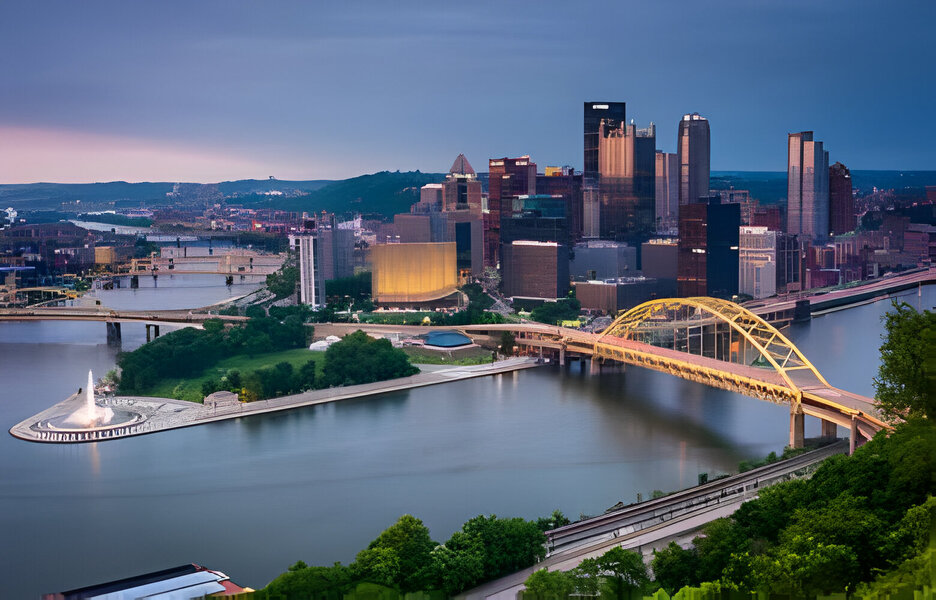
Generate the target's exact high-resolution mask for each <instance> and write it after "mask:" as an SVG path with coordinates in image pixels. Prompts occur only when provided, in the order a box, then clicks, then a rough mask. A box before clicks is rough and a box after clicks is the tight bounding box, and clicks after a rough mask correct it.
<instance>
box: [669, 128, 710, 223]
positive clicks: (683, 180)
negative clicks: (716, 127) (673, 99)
mask: <svg viewBox="0 0 936 600" xmlns="http://www.w3.org/2000/svg"><path fill="white" fill-rule="evenodd" d="M676 156H677V161H678V163H679V205H680V206H683V205H686V204H693V203H695V202H699V199H700V198H706V197H708V195H709V174H710V169H711V133H710V131H709V122H708V119H706V118H705V117H702V116H699V113H691V114H687V115H683V118H682V120H681V121H680V122H679V132H678V134H677V136H676Z"/></svg>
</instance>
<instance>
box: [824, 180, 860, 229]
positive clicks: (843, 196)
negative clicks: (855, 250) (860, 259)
mask: <svg viewBox="0 0 936 600" xmlns="http://www.w3.org/2000/svg"><path fill="white" fill-rule="evenodd" d="M857 219H858V217H857V215H856V214H855V198H854V196H852V180H851V172H850V171H849V170H848V167H846V166H845V165H843V164H842V163H840V162H837V163H835V164H834V165H832V166H831V167H829V231H830V233H831V234H832V235H842V234H843V233H848V232H849V231H854V230H855V227H856V226H857V224H858V220H857Z"/></svg>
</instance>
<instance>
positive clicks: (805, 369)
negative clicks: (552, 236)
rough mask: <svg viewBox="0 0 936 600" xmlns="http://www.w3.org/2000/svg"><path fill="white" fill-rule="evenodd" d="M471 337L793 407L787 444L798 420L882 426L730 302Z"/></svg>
mask: <svg viewBox="0 0 936 600" xmlns="http://www.w3.org/2000/svg"><path fill="white" fill-rule="evenodd" d="M463 329H464V331H465V333H466V334H468V335H472V336H481V335H487V336H491V337H494V338H496V336H497V335H499V332H503V331H509V332H511V333H513V334H514V335H515V338H516V344H518V345H520V346H524V347H527V348H529V349H533V350H538V351H539V352H541V353H550V354H551V355H554V356H557V358H558V360H559V363H560V364H565V363H566V361H567V359H568V358H587V359H590V361H591V370H592V372H594V371H596V370H599V369H600V368H601V365H602V364H609V363H618V364H622V365H634V366H638V367H643V368H647V369H653V370H654V371H662V372H664V373H669V374H671V375H676V376H677V377H681V378H683V379H688V380H690V381H696V382H699V383H703V384H705V385H709V386H711V387H716V388H721V389H725V390H730V391H732V392H737V393H740V394H744V395H746V396H751V397H753V398H757V399H760V400H765V401H768V402H773V403H775V404H786V405H788V406H789V407H790V446H792V447H794V448H798V447H802V446H803V442H804V439H803V438H804V433H803V417H804V415H810V416H814V417H818V418H819V419H821V420H822V434H823V436H834V435H835V431H836V426H837V425H841V426H843V427H846V428H848V429H849V430H850V432H851V436H850V437H851V443H852V448H851V449H852V450H854V445H855V444H856V442H858V441H859V438H862V439H870V438H871V437H872V436H873V435H874V434H875V433H877V432H878V431H880V430H881V429H884V428H887V427H888V424H887V423H886V422H884V421H883V420H882V419H881V417H880V415H879V413H878V411H877V409H876V407H875V405H874V399H872V398H868V397H865V396H860V395H858V394H853V393H851V392H848V391H845V390H842V389H839V388H836V387H833V386H832V385H830V384H829V382H828V381H826V380H825V378H824V377H823V376H822V374H821V373H820V372H819V371H818V370H817V369H816V367H815V366H814V365H813V364H812V363H811V362H809V359H807V358H806V356H804V355H803V353H802V352H801V351H800V350H799V349H798V348H797V347H796V346H795V345H794V344H793V342H791V341H790V340H789V339H787V337H786V336H784V335H783V334H782V333H781V332H780V331H779V330H777V328H775V327H774V326H772V325H770V324H769V323H767V322H766V321H765V320H764V319H762V318H761V317H759V316H757V315H756V314H754V313H752V312H751V311H749V310H747V309H746V308H744V307H742V306H739V305H738V304H735V303H733V302H729V301H727V300H719V299H716V298H708V297H696V298H669V299H661V300H651V301H649V302H646V303H644V304H641V305H639V306H637V307H634V308H632V309H630V310H628V311H625V312H623V313H621V314H620V316H618V317H617V319H615V320H614V321H613V322H612V323H611V325H610V326H609V327H608V328H607V329H605V330H604V331H603V332H601V333H589V332H583V331H579V330H576V329H568V328H563V327H554V326H549V325H540V324H532V323H521V324H505V325H469V326H466V327H464V328H463Z"/></svg>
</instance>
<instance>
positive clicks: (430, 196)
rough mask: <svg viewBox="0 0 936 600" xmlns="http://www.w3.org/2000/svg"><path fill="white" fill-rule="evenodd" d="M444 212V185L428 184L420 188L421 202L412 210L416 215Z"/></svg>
mask: <svg viewBox="0 0 936 600" xmlns="http://www.w3.org/2000/svg"><path fill="white" fill-rule="evenodd" d="M440 210H442V184H441V183H427V184H426V185H424V186H422V187H421V188H419V202H417V203H416V204H414V205H413V206H412V207H411V208H410V212H414V213H430V212H439V211H440Z"/></svg>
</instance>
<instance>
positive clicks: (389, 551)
mask: <svg viewBox="0 0 936 600" xmlns="http://www.w3.org/2000/svg"><path fill="white" fill-rule="evenodd" d="M435 547H436V543H435V542H433V541H432V539H431V538H430V537H429V529H428V528H426V526H425V525H423V522H422V521H420V520H419V519H417V518H416V517H414V516H412V515H403V516H402V517H400V518H399V519H398V520H397V522H396V523H394V524H393V525H391V526H390V527H388V528H387V529H386V530H384V532H383V533H381V534H380V535H379V536H378V537H377V539H375V540H374V541H372V542H371V543H370V545H369V546H368V547H367V549H366V550H362V551H361V552H360V553H359V554H358V556H357V560H356V561H355V562H354V564H353V565H352V567H353V568H354V569H355V571H356V572H358V573H360V574H361V577H362V578H363V579H365V580H367V581H371V582H373V583H380V584H383V585H387V586H390V587H395V588H397V589H399V590H400V591H402V592H417V591H420V590H422V589H425V588H426V586H427V585H428V584H429V581H430V571H429V565H430V563H431V553H432V550H433V549H434V548H435Z"/></svg>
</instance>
